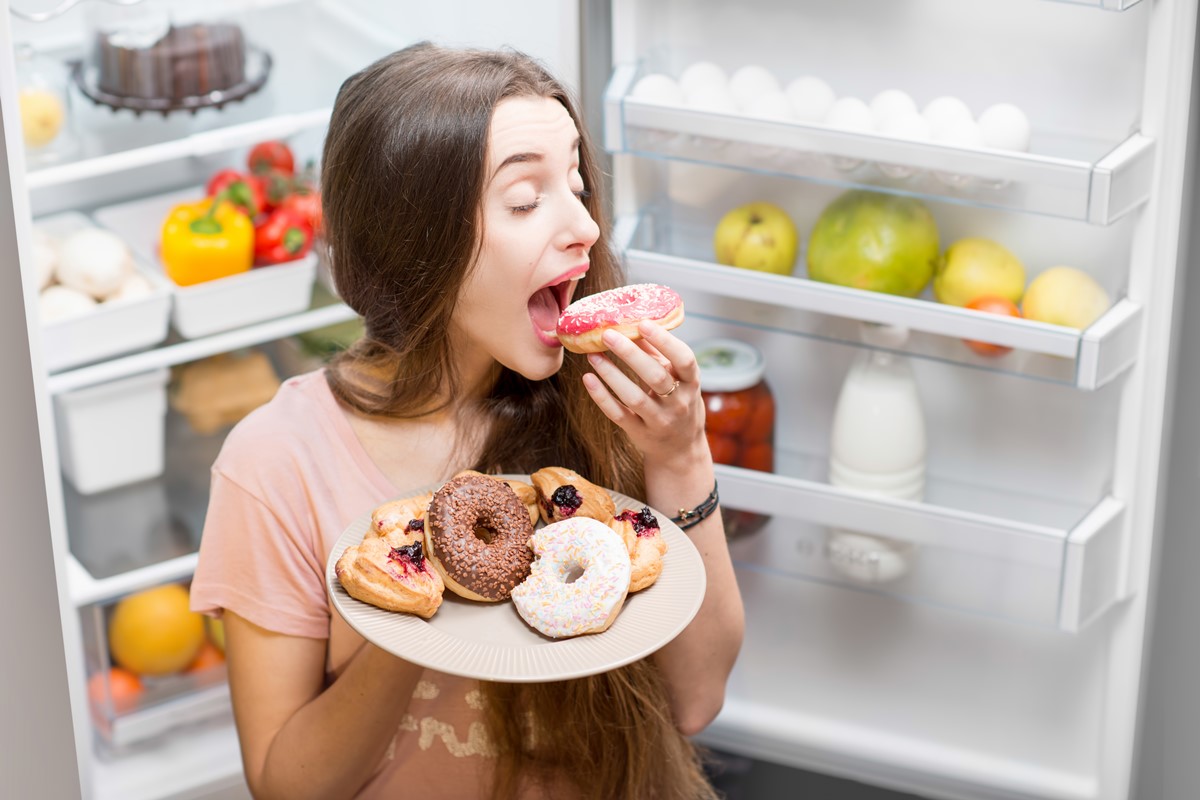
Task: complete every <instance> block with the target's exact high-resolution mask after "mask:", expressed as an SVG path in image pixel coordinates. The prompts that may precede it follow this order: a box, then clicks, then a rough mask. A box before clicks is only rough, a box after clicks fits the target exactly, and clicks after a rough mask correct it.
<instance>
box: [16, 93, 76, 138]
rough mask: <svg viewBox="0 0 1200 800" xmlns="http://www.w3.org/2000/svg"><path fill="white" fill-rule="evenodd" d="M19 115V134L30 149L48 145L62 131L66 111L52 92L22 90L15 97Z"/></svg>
mask: <svg viewBox="0 0 1200 800" xmlns="http://www.w3.org/2000/svg"><path fill="white" fill-rule="evenodd" d="M17 106H18V108H19V109H20V113H21V132H22V133H23V134H24V136H25V143H26V144H27V145H29V146H30V147H41V146H43V145H47V144H50V142H52V141H53V140H54V137H55V136H58V132H59V130H61V129H62V124H63V119H64V118H65V117H66V109H64V108H63V104H62V101H61V100H59V99H58V95H56V94H54V92H48V91H46V90H45V89H23V90H21V92H20V94H18V96H17Z"/></svg>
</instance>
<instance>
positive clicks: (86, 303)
mask: <svg viewBox="0 0 1200 800" xmlns="http://www.w3.org/2000/svg"><path fill="white" fill-rule="evenodd" d="M95 307H96V301H95V300H93V299H92V298H91V297H90V296H89V295H86V294H84V293H83V292H79V291H76V290H75V289H72V288H70V287H67V286H59V285H57V284H56V285H54V286H47V287H46V288H45V289H44V290H43V291H42V293H41V294H40V295H39V296H38V315H39V317H40V319H41V321H42V324H43V325H45V324H47V323H51V322H58V321H59V320H62V319H69V318H71V317H78V316H80V315H82V314H86V313H88V312H89V311H91V310H92V309H94V308H95Z"/></svg>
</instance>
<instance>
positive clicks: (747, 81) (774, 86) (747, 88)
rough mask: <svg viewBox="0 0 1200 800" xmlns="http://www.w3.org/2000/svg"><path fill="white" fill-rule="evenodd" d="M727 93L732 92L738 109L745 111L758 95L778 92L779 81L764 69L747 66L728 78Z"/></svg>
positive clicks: (756, 66)
mask: <svg viewBox="0 0 1200 800" xmlns="http://www.w3.org/2000/svg"><path fill="white" fill-rule="evenodd" d="M729 91H731V92H733V99H734V100H736V101H737V104H738V108H741V109H746V108H749V107H750V103H751V102H753V101H754V99H755V98H756V97H758V96H759V95H762V94H766V93H767V92H778V91H780V87H779V80H778V79H776V77H775V76H774V75H772V74H771V73H770V72H769V71H768V70H767V69H766V68H765V67H760V66H758V65H757V64H747V65H746V66H744V67H739V68H738V69H737V71H735V72H734V73H733V75H731V76H730V78H729Z"/></svg>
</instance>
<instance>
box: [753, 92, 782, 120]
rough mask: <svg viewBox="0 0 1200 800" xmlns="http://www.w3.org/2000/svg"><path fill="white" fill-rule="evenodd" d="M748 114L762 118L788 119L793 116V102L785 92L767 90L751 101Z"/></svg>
mask: <svg viewBox="0 0 1200 800" xmlns="http://www.w3.org/2000/svg"><path fill="white" fill-rule="evenodd" d="M746 115H747V116H751V117H761V118H762V119H774V120H786V121H790V120H791V119H792V118H793V114H792V103H791V101H790V100H788V99H787V95H786V94H784V93H783V92H766V93H765V94H760V95H759V96H758V97H756V98H754V99H753V100H751V101H750V105H748V106H746Z"/></svg>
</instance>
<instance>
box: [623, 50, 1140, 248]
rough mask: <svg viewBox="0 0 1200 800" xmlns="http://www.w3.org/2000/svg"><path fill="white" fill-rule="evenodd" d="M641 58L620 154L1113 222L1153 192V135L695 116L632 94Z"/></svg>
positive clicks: (626, 68)
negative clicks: (960, 142)
mask: <svg viewBox="0 0 1200 800" xmlns="http://www.w3.org/2000/svg"><path fill="white" fill-rule="evenodd" d="M638 76H639V68H638V67H637V66H634V65H623V66H620V67H618V68H617V69H616V70H615V71H614V73H613V76H612V78H611V80H610V81H609V85H608V89H607V91H606V93H605V121H604V131H605V136H604V141H605V146H606V147H607V149H608V150H609V151H610V152H613V153H629V154H632V155H636V156H642V157H647V158H660V159H670V160H679V161H688V162H695V163H701V164H709V165H719V166H724V167H732V168H735V169H741V170H748V171H753V172H759V173H765V174H770V175H781V176H789V177H797V178H806V179H811V180H818V181H822V182H827V183H835V184H844V185H850V186H861V187H866V188H871V189H878V190H882V191H889V192H897V193H903V194H910V195H919V196H925V197H931V198H944V199H950V200H955V201H958V202H963V203H967V204H971V205H978V206H985V207H990V208H1000V209H1006V210H1011V211H1022V212H1030V213H1037V214H1045V215H1049V216H1056V217H1064V218H1068V219H1077V220H1085V221H1087V222H1090V223H1094V224H1097V225H1108V224H1110V223H1112V222H1115V221H1116V220H1117V219H1119V218H1120V217H1122V216H1123V215H1125V214H1126V213H1128V212H1129V211H1132V210H1133V209H1134V208H1137V207H1138V206H1139V205H1141V204H1142V203H1144V202H1145V201H1146V199H1147V197H1149V192H1150V187H1151V185H1152V180H1153V168H1154V141H1153V140H1152V139H1150V138H1148V137H1146V136H1143V135H1141V134H1139V133H1134V134H1131V135H1130V136H1129V138H1127V139H1126V140H1125V141H1123V142H1103V141H1096V140H1090V139H1082V138H1074V137H1060V136H1056V135H1053V134H1050V133H1046V132H1041V131H1034V137H1033V142H1032V147H1033V149H1034V152H1030V153H1026V152H1016V151H1003V150H994V149H986V148H964V147H951V146H947V145H941V144H932V143H928V142H917V141H911V140H904V139H900V138H895V137H890V136H884V135H881V134H877V133H868V132H863V133H860V132H852V131H847V130H839V129H836V128H831V127H828V126H824V125H809V124H802V123H798V122H784V121H775V120H769V119H762V118H754V117H747V116H742V115H740V114H730V113H713V112H702V111H696V110H692V109H688V108H684V107H681V106H673V105H664V104H656V103H651V102H647V101H645V100H640V99H635V98H633V97H632V96H630V94H629V93H630V91H631V89H632V87H633V85H634V83H635V81H636V79H637V78H638Z"/></svg>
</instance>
